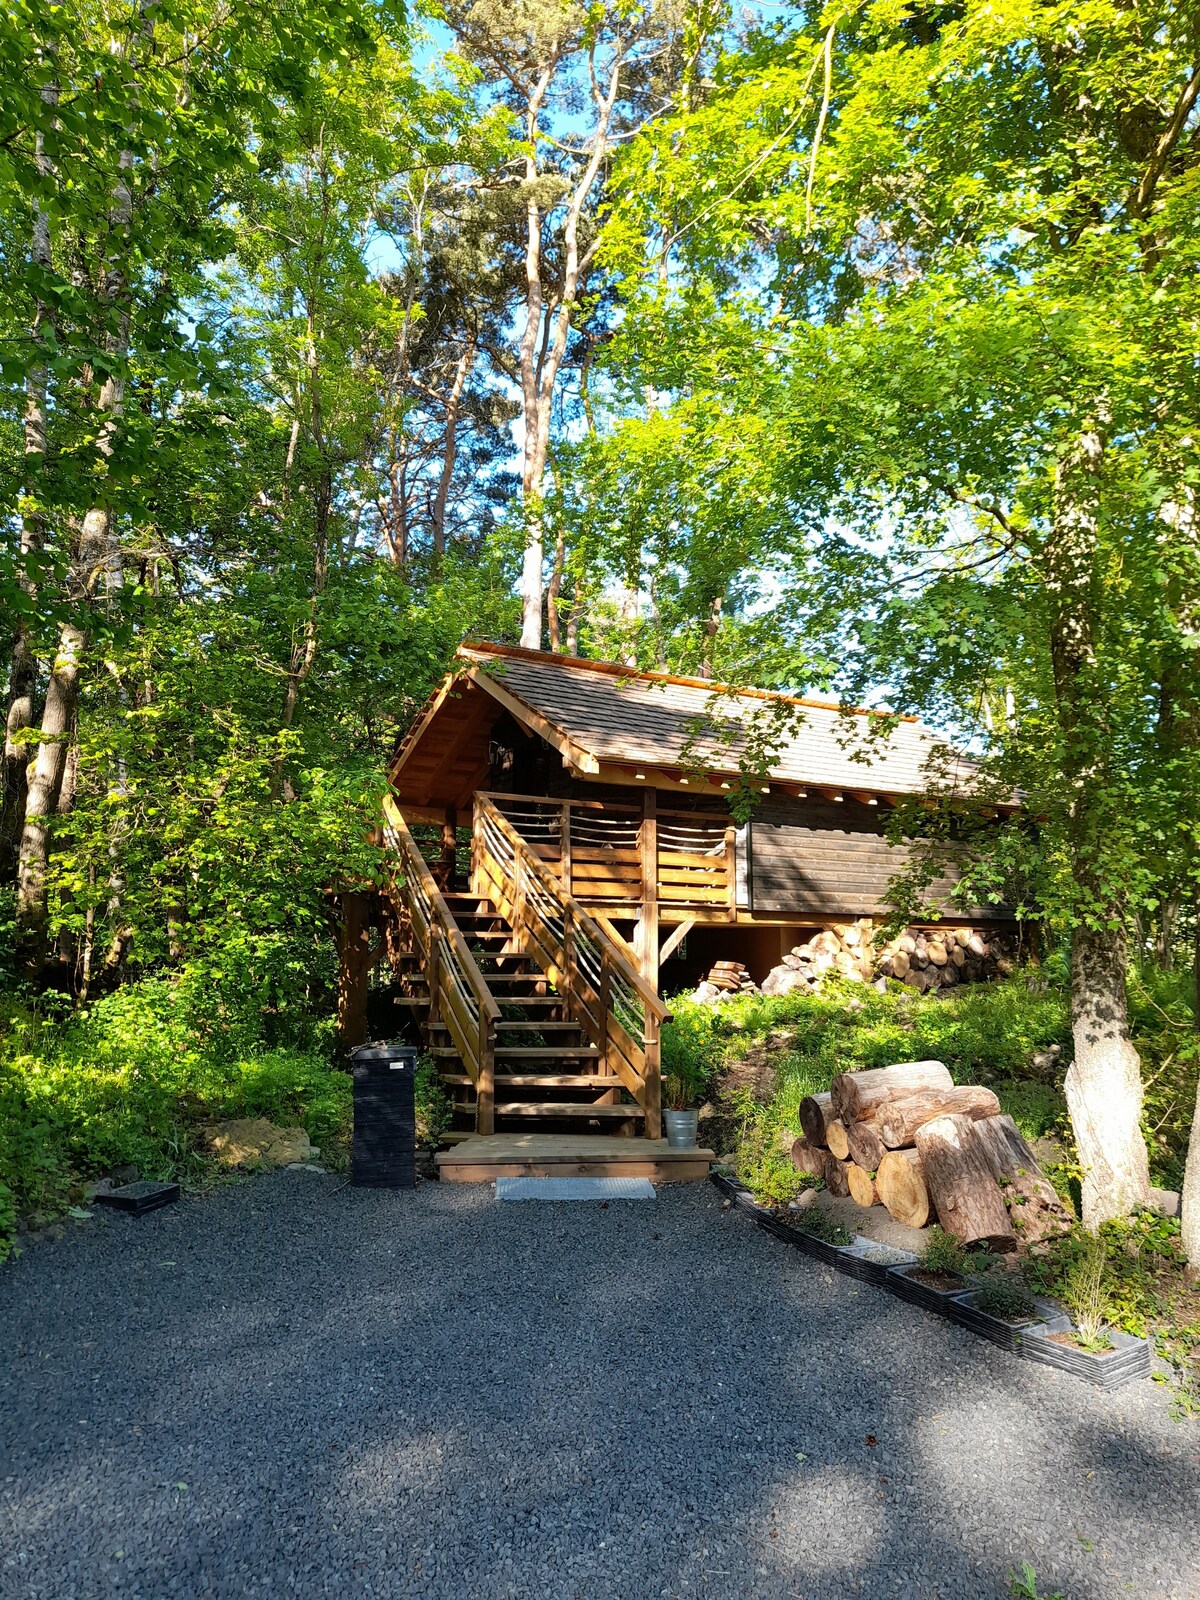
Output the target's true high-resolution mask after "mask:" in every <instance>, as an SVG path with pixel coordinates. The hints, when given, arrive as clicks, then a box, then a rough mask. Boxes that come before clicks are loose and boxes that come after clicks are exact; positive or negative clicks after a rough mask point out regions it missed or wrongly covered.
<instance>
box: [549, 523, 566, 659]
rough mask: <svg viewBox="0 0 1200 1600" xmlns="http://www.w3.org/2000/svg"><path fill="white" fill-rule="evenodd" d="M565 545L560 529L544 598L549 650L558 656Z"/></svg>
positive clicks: (560, 646)
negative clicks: (547, 592) (547, 589)
mask: <svg viewBox="0 0 1200 1600" xmlns="http://www.w3.org/2000/svg"><path fill="white" fill-rule="evenodd" d="M566 558H567V543H566V539H565V537H564V535H563V531H562V529H561V528H559V530H558V535H557V537H556V539H555V541H554V567H553V570H552V571H551V574H550V592H549V594H548V596H547V597H546V622H547V624H548V626H549V629H550V648H551V650H553V651H554V653H555V654H556V655H558V654H559V653H560V651H561V648H562V626H561V620H560V617H559V611H558V608H559V603H560V601H561V598H562V585H563V568H564V566H565V565H566Z"/></svg>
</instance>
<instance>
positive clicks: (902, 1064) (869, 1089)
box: [829, 1061, 954, 1122]
mask: <svg viewBox="0 0 1200 1600" xmlns="http://www.w3.org/2000/svg"><path fill="white" fill-rule="evenodd" d="M953 1087H954V1079H953V1078H952V1077H951V1076H950V1069H949V1068H948V1067H947V1066H945V1065H944V1064H943V1063H942V1062H941V1061H898V1062H897V1063H896V1064H895V1065H894V1066H891V1067H870V1068H868V1069H867V1070H866V1071H865V1072H840V1073H839V1074H838V1076H837V1077H836V1078H835V1079H834V1080H833V1082H832V1084H831V1085H830V1089H829V1092H830V1094H831V1095H832V1096H833V1110H834V1115H835V1116H838V1117H840V1118H841V1119H842V1121H843V1122H870V1121H872V1120H873V1119H874V1116H875V1113H876V1111H877V1110H878V1109H879V1108H880V1107H881V1106H883V1105H886V1104H887V1102H888V1101H890V1100H894V1099H896V1098H897V1096H899V1095H902V1094H914V1093H915V1092H916V1091H917V1090H918V1089H952V1088H953Z"/></svg>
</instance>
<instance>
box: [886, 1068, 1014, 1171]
mask: <svg viewBox="0 0 1200 1600" xmlns="http://www.w3.org/2000/svg"><path fill="white" fill-rule="evenodd" d="M999 1111H1000V1102H999V1100H997V1098H996V1096H995V1095H994V1094H993V1093H992V1091H991V1090H990V1089H983V1088H980V1087H979V1086H978V1085H968V1086H967V1087H965V1088H962V1089H920V1090H918V1091H917V1092H916V1093H915V1094H906V1095H903V1096H898V1097H897V1098H896V1099H895V1100H890V1101H888V1103H887V1104H886V1105H882V1106H880V1108H879V1110H878V1111H877V1112H876V1113H875V1122H874V1125H875V1128H876V1129H877V1131H878V1133H879V1137H880V1139H881V1140H882V1142H883V1143H884V1144H885V1145H886V1146H887V1148H888V1149H889V1150H899V1149H902V1148H903V1146H904V1145H906V1144H911V1143H912V1142H913V1138H914V1136H915V1134H916V1131H917V1129H918V1128H919V1127H921V1126H922V1124H923V1123H926V1122H932V1121H933V1119H934V1117H947V1116H963V1117H970V1118H971V1119H972V1121H974V1122H978V1121H980V1120H981V1119H982V1118H983V1117H994V1116H997V1115H998V1114H999ZM875 1165H876V1166H878V1165H879V1163H878V1162H876V1163H875Z"/></svg>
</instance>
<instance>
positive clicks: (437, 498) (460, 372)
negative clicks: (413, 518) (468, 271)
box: [429, 339, 477, 577]
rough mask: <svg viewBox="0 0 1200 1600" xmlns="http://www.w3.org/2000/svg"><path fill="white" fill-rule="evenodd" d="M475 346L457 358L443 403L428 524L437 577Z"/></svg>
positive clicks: (433, 571)
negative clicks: (443, 420)
mask: <svg viewBox="0 0 1200 1600" xmlns="http://www.w3.org/2000/svg"><path fill="white" fill-rule="evenodd" d="M476 354H477V346H476V344H475V341H474V340H473V339H472V340H471V342H470V343H469V344H468V346H467V348H466V349H465V350H464V351H463V353H462V355H461V356H459V358H458V361H457V363H456V364H455V368H454V379H453V382H452V383H451V385H450V393H449V395H448V397H447V399H446V432H445V441H444V443H443V445H442V470H441V472H440V474H439V476H438V485H437V489H436V491H435V493H434V496H433V504H432V506H431V507H430V513H429V520H430V522H431V524H432V530H433V558H432V562H431V571H432V573H433V575H434V576H435V577H436V576H437V573H438V571H439V569H440V567H441V564H442V557H443V556H444V555H445V554H446V503H447V501H448V500H449V498H450V485H451V483H452V481H453V479H454V464H455V462H456V460H457V459H458V418H459V413H460V411H461V409H462V397H463V390H464V388H465V387H466V383H467V379H468V378H469V377H470V375H471V368H472V367H473V366H474V365H475V357H476Z"/></svg>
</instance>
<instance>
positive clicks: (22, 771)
mask: <svg viewBox="0 0 1200 1600" xmlns="http://www.w3.org/2000/svg"><path fill="white" fill-rule="evenodd" d="M42 100H43V101H44V102H45V104H47V105H57V103H58V85H57V84H47V85H46V86H45V87H44V88H43V89H42ZM34 166H35V167H36V169H37V172H38V175H39V176H40V177H42V178H48V177H50V176H51V175H52V174H53V172H54V168H53V165H52V164H51V161H50V159H49V157H48V156H47V155H46V151H45V146H44V144H43V136H42V134H41V132H40V131H39V132H38V133H37V134H36V136H35V142H34ZM30 259H31V260H32V261H33V262H34V263H35V264H36V265H37V266H39V267H41V268H42V270H43V271H44V272H45V273H47V274H49V273H50V271H51V268H52V259H51V252H50V215H49V213H48V212H46V211H43V210H42V208H41V206H39V205H38V204H37V203H36V201H35V202H34V205H33V217H32V222H31V227H30ZM47 323H49V325H50V326H51V328H52V327H53V319H52V317H51V314H50V311H49V308H48V307H47V306H46V305H44V304H43V302H42V301H41V300H38V301H37V302H36V303H35V305H34V312H33V326H32V329H31V332H32V335H33V343H34V344H35V346H36V345H39V344H40V343H41V340H42V329H43V326H44V325H45V324H47ZM48 389H49V373H48V368H47V366H46V363H45V361H39V362H37V363H36V364H34V365H31V366H30V368H29V371H28V372H27V373H26V375H25V418H24V433H25V437H24V450H25V484H24V488H25V497H26V505H27V509H26V511H25V513H24V516H23V517H22V519H21V557H22V562H21V570H20V573H19V579H20V584H21V588H22V589H23V590H24V591H25V594H26V595H27V597H28V599H29V601H30V603H31V608H32V603H33V601H34V600H35V598H36V592H37V590H36V585H35V584H34V581H33V579H32V577H31V576H30V574H29V572H28V571H27V570H26V568H25V563H26V561H27V560H28V558H29V557H30V556H31V555H32V554H33V553H34V552H35V551H37V550H40V549H41V548H42V546H43V544H44V543H45V537H46V519H45V515H44V513H43V512H42V509H41V495H42V490H41V477H42V471H43V468H44V466H45V462H46V448H47V442H48V441H47V435H46V400H47V395H48ZM37 682H38V668H37V656H36V655H35V653H34V648H33V640H32V639H31V637H30V633H29V623H28V621H27V620H26V618H25V617H23V616H18V617H17V620H16V628H15V632H14V636H13V645H12V655H11V658H10V660H9V670H8V711H7V715H6V717H5V724H4V756H3V763H2V766H0V875H2V876H3V878H5V879H8V878H9V877H10V875H11V876H15V874H16V866H17V856H18V850H19V843H20V838H21V830H22V829H23V827H24V825H25V800H26V795H27V793H28V788H29V748H28V746H27V745H26V744H25V742H24V739H23V738H22V735H23V734H24V732H25V730H26V729H27V728H31V727H32V726H33V712H34V704H35V702H36V699H37Z"/></svg>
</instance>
